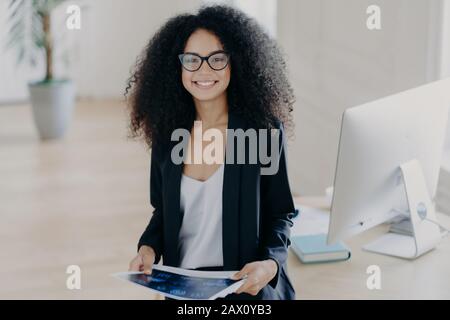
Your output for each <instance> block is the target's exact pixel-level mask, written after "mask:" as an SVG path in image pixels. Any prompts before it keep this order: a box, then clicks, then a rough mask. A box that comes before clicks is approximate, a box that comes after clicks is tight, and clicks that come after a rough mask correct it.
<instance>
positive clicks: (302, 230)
mask: <svg viewBox="0 0 450 320" xmlns="http://www.w3.org/2000/svg"><path fill="white" fill-rule="evenodd" d="M295 208H296V209H299V215H298V216H297V217H296V218H294V219H292V222H293V223H294V226H293V227H292V228H291V235H292V236H298V235H313V234H321V233H325V234H328V224H329V223H330V213H329V211H325V210H322V209H317V208H312V207H308V206H304V205H298V204H295Z"/></svg>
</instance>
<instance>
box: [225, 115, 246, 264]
mask: <svg viewBox="0 0 450 320" xmlns="http://www.w3.org/2000/svg"><path fill="white" fill-rule="evenodd" d="M243 126H244V123H243V121H242V119H241V118H239V117H237V116H235V115H233V114H232V113H230V114H229V115H228V129H238V128H243ZM231 142H232V141H231V139H229V138H228V137H227V150H228V149H229V148H231V147H232V146H231V145H230V144H231ZM236 150H237V147H236V145H235V144H234V159H233V164H231V163H226V162H225V168H224V178H223V193H222V241H223V244H222V245H223V263H224V270H238V269H239V195H240V186H241V183H240V176H241V166H242V165H240V164H237V161H236V158H237V155H236Z"/></svg>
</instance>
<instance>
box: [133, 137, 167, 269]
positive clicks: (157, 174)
mask: <svg viewBox="0 0 450 320" xmlns="http://www.w3.org/2000/svg"><path fill="white" fill-rule="evenodd" d="M158 154H159V153H158V149H157V148H156V147H155V146H154V147H153V148H152V155H151V164H150V203H151V205H152V206H153V208H154V210H153V214H152V217H151V218H150V222H149V224H148V225H147V228H146V229H145V231H144V233H143V234H142V236H141V237H140V239H139V243H138V251H139V248H140V247H141V246H143V245H147V246H150V247H152V248H153V250H154V251H155V253H156V257H155V264H156V263H158V262H159V260H160V259H161V255H162V253H163V247H164V244H163V241H164V235H163V225H164V219H163V201H162V177H161V176H162V174H161V166H160V159H159V157H158Z"/></svg>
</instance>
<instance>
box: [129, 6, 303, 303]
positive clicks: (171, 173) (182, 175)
mask: <svg viewBox="0 0 450 320" xmlns="http://www.w3.org/2000/svg"><path fill="white" fill-rule="evenodd" d="M286 73H287V72H286V66H285V63H284V60H283V58H282V55H281V53H280V50H279V48H278V47H277V45H276V43H275V42H274V41H273V40H272V39H271V38H269V37H268V36H267V35H266V34H265V33H264V31H262V29H261V28H260V26H258V24H257V23H256V22H255V21H254V20H253V19H250V18H248V17H247V16H246V15H244V14H243V13H242V12H240V11H238V10H236V9H233V8H230V7H226V6H210V7H204V8H202V9H200V11H199V12H198V13H197V14H196V15H187V14H186V15H179V16H176V17H174V18H172V19H170V20H169V21H168V22H167V23H166V24H165V25H164V26H163V27H162V28H161V29H160V30H159V31H158V32H157V33H156V35H155V36H154V37H153V38H152V39H151V41H150V43H149V45H148V46H147V47H146V49H145V51H144V53H143V55H142V57H141V58H140V59H139V60H138V63H137V67H136V71H135V72H134V74H133V75H132V77H131V78H130V81H129V85H128V88H127V94H128V98H129V103H130V107H131V129H132V132H133V134H134V136H143V137H144V138H145V140H146V142H147V143H148V145H149V146H150V147H151V148H152V156H151V177H150V198H151V204H152V206H153V207H154V212H153V215H152V218H151V220H150V223H149V224H148V226H147V228H146V230H145V231H144V233H143V234H142V236H141V238H140V241H139V244H138V255H137V256H136V257H135V258H134V259H133V260H132V261H131V263H130V270H133V271H144V272H145V273H148V274H149V273H150V272H151V268H152V265H153V264H154V263H158V262H159V260H160V258H161V257H162V258H163V263H164V264H165V265H168V266H175V267H182V268H189V269H201V270H225V271H227V270H240V271H239V272H237V273H236V274H235V276H234V278H235V279H240V278H243V277H246V278H247V280H246V281H245V283H244V284H243V285H242V286H241V287H240V288H239V290H238V291H237V292H236V293H235V294H232V295H229V296H228V297H227V299H294V297H295V293H294V289H293V287H292V285H291V283H290V281H289V278H288V276H287V270H286V258H287V249H288V246H289V244H290V241H289V234H290V227H291V225H292V222H291V220H290V218H291V215H292V213H293V212H294V205H293V200H292V195H291V192H290V188H289V183H288V176H287V172H286V158H285V150H284V134H283V128H286V130H287V131H289V132H291V130H292V115H291V111H292V105H293V103H294V97H293V93H292V88H291V86H290V84H289V82H288V80H287V74H286ZM194 123H195V125H194ZM197 124H201V126H200V129H199V127H198V126H197ZM180 128H183V129H186V130H189V131H188V132H190V137H189V141H188V143H187V144H188V146H187V147H188V148H187V149H186V150H187V152H186V154H183V159H187V158H188V157H189V156H191V157H195V155H194V153H195V150H197V151H199V150H200V152H204V151H205V150H206V149H207V147H208V144H209V142H208V141H206V142H205V141H202V139H200V140H201V141H202V143H201V145H200V149H198V147H195V141H198V140H199V135H202V134H203V133H205V132H206V131H208V130H210V129H214V130H215V132H220V133H221V134H222V136H223V137H224V139H223V141H224V142H225V143H224V144H223V149H222V150H217V151H216V152H217V154H216V155H219V158H221V160H222V161H216V162H214V163H210V162H209V163H205V161H202V162H200V163H199V162H198V161H197V162H195V161H194V163H192V161H185V162H184V163H181V164H177V163H175V162H174V161H173V154H172V151H173V148H174V146H175V144H176V143H174V141H172V139H171V138H172V133H173V132H174V131H175V130H176V129H180ZM230 129H235V130H237V129H242V130H248V129H279V130H280V133H281V134H280V135H279V139H280V140H279V141H278V142H281V143H279V145H280V148H279V149H278V150H277V151H279V158H278V160H279V164H278V170H277V172H276V173H275V174H271V175H263V174H261V171H262V169H263V167H264V166H265V164H262V163H261V162H260V161H258V162H257V163H256V164H254V163H248V162H245V163H239V162H236V161H234V162H233V161H230V163H229V161H228V160H230V159H226V163H224V162H225V159H224V158H226V157H224V158H222V155H224V154H225V153H226V154H227V156H228V153H227V151H229V150H228V149H227V148H234V146H231V145H230V141H229V140H228V137H229V136H228V130H230ZM258 139H260V138H259V137H258ZM268 140H269V144H270V139H268ZM245 148H246V149H247V150H245V151H246V152H248V151H252V150H253V151H254V150H255V149H254V148H255V145H251V144H250V143H247V144H246V145H245ZM252 148H253V149H252ZM220 151H222V152H220ZM234 151H236V152H235V154H237V153H239V152H241V151H242V150H241V149H240V150H237V149H235V150H234ZM202 154H203V153H202ZM191 159H192V158H191ZM231 160H235V159H231ZM232 162H233V163H232Z"/></svg>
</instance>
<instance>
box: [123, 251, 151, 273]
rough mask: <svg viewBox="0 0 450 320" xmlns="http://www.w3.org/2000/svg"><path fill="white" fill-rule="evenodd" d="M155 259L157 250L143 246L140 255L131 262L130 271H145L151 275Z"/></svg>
mask: <svg viewBox="0 0 450 320" xmlns="http://www.w3.org/2000/svg"><path fill="white" fill-rule="evenodd" d="M155 257H156V254H155V250H153V248H152V247H149V246H141V247H140V248H139V252H138V255H137V256H136V257H135V258H134V259H133V260H131V262H130V267H129V269H128V271H143V272H144V273H145V274H151V273H152V267H153V263H154V262H155Z"/></svg>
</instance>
